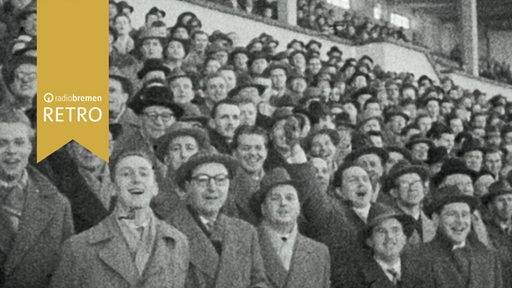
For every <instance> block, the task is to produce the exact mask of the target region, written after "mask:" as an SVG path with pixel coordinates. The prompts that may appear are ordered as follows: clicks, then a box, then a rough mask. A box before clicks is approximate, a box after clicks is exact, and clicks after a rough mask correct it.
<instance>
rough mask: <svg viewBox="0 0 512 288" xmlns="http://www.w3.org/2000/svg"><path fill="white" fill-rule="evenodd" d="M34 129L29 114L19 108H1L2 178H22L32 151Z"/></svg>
mask: <svg viewBox="0 0 512 288" xmlns="http://www.w3.org/2000/svg"><path fill="white" fill-rule="evenodd" d="M33 137H34V130H33V129H32V127H31V125H30V121H29V119H28V118H27V116H26V115H25V114H24V113H23V112H21V111H18V110H10V109H8V108H0V179H1V180H2V181H5V182H11V181H15V180H17V179H20V178H21V176H22V175H23V173H24V171H25V169H26V168H27V166H28V159H29V156H30V153H31V152H32V140H33Z"/></svg>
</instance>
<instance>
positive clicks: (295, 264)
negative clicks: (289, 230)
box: [286, 234, 315, 288]
mask: <svg viewBox="0 0 512 288" xmlns="http://www.w3.org/2000/svg"><path fill="white" fill-rule="evenodd" d="M304 240H305V238H304V236H302V235H301V234H297V240H296V241H295V247H294V249H293V256H292V261H291V263H290V271H289V273H288V283H286V287H289V288H293V287H300V286H301V283H307V282H308V281H307V279H305V278H307V277H308V272H309V270H310V269H309V266H310V265H311V264H312V263H314V262H311V258H310V257H311V254H314V253H315V251H313V250H311V247H309V246H307V245H306V242H305V241H304ZM309 273H311V272H309Z"/></svg>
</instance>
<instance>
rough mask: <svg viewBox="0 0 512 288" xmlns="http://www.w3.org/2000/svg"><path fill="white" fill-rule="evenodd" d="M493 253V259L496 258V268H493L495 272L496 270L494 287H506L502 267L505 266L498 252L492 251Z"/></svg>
mask: <svg viewBox="0 0 512 288" xmlns="http://www.w3.org/2000/svg"><path fill="white" fill-rule="evenodd" d="M492 255H493V260H494V266H493V267H494V268H495V269H493V272H494V278H495V280H494V282H495V283H494V288H502V287H505V286H504V285H503V277H502V275H503V274H502V273H503V272H502V269H503V267H502V266H501V262H500V258H499V257H498V254H497V253H496V252H495V251H493V252H492Z"/></svg>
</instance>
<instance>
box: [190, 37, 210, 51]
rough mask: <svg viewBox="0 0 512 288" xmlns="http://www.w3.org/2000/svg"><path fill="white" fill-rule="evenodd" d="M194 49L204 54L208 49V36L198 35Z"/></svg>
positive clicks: (195, 38)
mask: <svg viewBox="0 0 512 288" xmlns="http://www.w3.org/2000/svg"><path fill="white" fill-rule="evenodd" d="M193 42H194V49H195V50H196V51H198V52H204V51H205V50H206V47H208V35H206V34H203V33H198V34H196V35H195V37H194V41H193Z"/></svg>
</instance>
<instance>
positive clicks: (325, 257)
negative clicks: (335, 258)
mask: <svg viewBox="0 0 512 288" xmlns="http://www.w3.org/2000/svg"><path fill="white" fill-rule="evenodd" d="M258 235H259V239H260V245H261V256H262V257H263V263H264V264H265V271H266V272H267V278H268V280H269V284H270V285H272V287H274V288H295V287H302V288H329V287H331V281H330V277H331V261H330V257H329V250H328V249H327V246H325V245H324V244H321V243H319V242H316V241H314V240H311V239H309V238H307V237H304V236H302V235H301V234H300V233H299V234H297V238H296V241H295V246H294V249H293V256H292V260H291V263H290V269H289V270H288V271H286V270H285V268H284V267H283V265H282V264H281V261H280V259H279V256H277V254H276V252H275V249H274V248H273V247H272V243H271V240H270V237H269V235H268V233H267V232H266V231H265V229H263V228H262V227H261V226H260V227H259V228H258Z"/></svg>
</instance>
